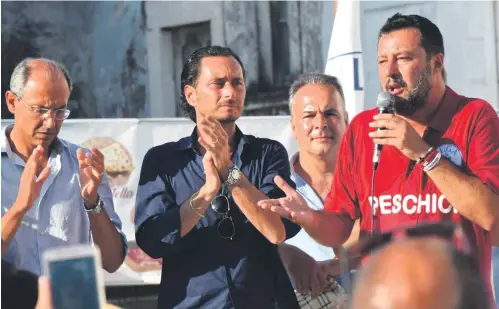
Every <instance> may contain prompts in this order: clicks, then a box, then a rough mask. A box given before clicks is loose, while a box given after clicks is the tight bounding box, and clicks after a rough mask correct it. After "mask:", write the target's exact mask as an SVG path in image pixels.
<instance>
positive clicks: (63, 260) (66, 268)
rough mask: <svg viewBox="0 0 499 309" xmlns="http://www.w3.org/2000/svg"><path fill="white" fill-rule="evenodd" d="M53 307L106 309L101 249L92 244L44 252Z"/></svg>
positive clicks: (59, 308) (45, 271)
mask: <svg viewBox="0 0 499 309" xmlns="http://www.w3.org/2000/svg"><path fill="white" fill-rule="evenodd" d="M43 261H44V265H43V266H44V267H43V273H44V275H46V276H47V277H48V278H49V281H50V290H51V295H52V308H53V309H102V308H103V307H104V304H105V299H106V296H105V290H104V284H103V278H102V267H101V262H100V261H101V258H100V251H99V249H98V248H96V247H92V246H89V245H77V246H70V247H62V248H55V249H49V250H47V251H45V252H44V254H43Z"/></svg>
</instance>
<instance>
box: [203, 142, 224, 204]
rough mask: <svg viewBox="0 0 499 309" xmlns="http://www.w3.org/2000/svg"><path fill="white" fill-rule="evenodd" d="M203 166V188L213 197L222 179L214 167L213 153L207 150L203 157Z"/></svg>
mask: <svg viewBox="0 0 499 309" xmlns="http://www.w3.org/2000/svg"><path fill="white" fill-rule="evenodd" d="M203 167H204V173H205V177H206V182H205V184H204V186H203V188H202V189H203V190H204V191H205V192H206V193H207V194H209V196H213V197H215V196H216V195H217V193H218V191H219V190H220V188H221V187H222V181H221V180H220V176H219V175H218V171H217V169H216V168H215V163H214V162H213V154H212V153H211V152H210V151H207V152H206V153H205V154H204V157H203Z"/></svg>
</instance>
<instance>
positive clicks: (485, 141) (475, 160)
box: [467, 101, 499, 194]
mask: <svg viewBox="0 0 499 309" xmlns="http://www.w3.org/2000/svg"><path fill="white" fill-rule="evenodd" d="M480 102H482V106H481V107H480V108H479V111H478V113H477V115H476V117H474V123H472V124H471V128H472V129H471V132H470V133H471V134H470V137H469V146H468V160H467V164H468V167H469V169H470V170H471V172H472V173H473V174H474V175H476V176H477V177H478V178H480V180H482V182H483V183H484V184H485V185H486V186H487V187H488V188H489V189H490V190H491V191H492V192H494V193H495V194H499V118H498V116H497V114H496V112H495V111H494V109H493V108H492V106H491V105H490V104H488V103H487V102H485V101H480Z"/></svg>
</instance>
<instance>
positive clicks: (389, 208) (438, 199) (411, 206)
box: [369, 193, 457, 215]
mask: <svg viewBox="0 0 499 309" xmlns="http://www.w3.org/2000/svg"><path fill="white" fill-rule="evenodd" d="M369 203H370V204H371V207H372V208H374V214H375V215H378V214H382V215H390V214H398V213H400V212H402V213H405V214H408V215H412V214H415V213H418V214H421V213H426V214H434V213H437V212H439V213H444V214H448V213H451V212H454V213H457V210H456V209H455V208H454V207H453V206H452V205H450V204H449V202H448V201H447V200H446V199H445V195H438V194H435V193H433V194H423V195H418V196H416V195H411V194H409V195H405V196H402V195H400V194H396V195H393V196H392V195H381V196H379V197H378V196H375V197H374V201H373V198H371V197H369Z"/></svg>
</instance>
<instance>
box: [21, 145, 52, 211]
mask: <svg viewBox="0 0 499 309" xmlns="http://www.w3.org/2000/svg"><path fill="white" fill-rule="evenodd" d="M43 156H44V150H43V147H42V146H37V147H36V148H35V149H34V150H33V152H32V153H31V156H30V157H29V158H28V161H27V162H26V166H25V167H24V171H23V173H22V175H21V180H20V183H19V193H18V195H17V202H18V204H19V205H22V206H23V207H27V208H26V210H28V209H30V208H31V207H33V203H34V202H35V201H36V199H37V198H38V196H39V195H40V191H41V189H42V186H43V183H44V182H45V180H47V178H48V176H49V175H50V168H49V167H48V166H46V167H43V161H44V158H43ZM40 170H41V171H40ZM37 175H38V177H37ZM16 204H17V203H16Z"/></svg>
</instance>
